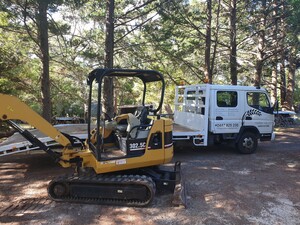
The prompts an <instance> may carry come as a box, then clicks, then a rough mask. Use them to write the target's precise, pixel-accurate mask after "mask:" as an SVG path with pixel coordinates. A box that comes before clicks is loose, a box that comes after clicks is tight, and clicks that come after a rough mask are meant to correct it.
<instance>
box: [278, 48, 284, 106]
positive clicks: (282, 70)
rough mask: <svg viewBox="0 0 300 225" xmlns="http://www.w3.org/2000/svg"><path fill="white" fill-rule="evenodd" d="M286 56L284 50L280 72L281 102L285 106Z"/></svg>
mask: <svg viewBox="0 0 300 225" xmlns="http://www.w3.org/2000/svg"><path fill="white" fill-rule="evenodd" d="M284 58H285V54H284V51H283V52H282V55H281V62H280V67H279V73H280V102H281V105H282V107H283V108H284V105H285V101H286V75H285V65H284V61H285V60H284Z"/></svg>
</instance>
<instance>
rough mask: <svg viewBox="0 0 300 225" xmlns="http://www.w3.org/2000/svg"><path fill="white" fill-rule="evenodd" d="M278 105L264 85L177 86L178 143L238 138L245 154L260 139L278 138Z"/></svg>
mask: <svg viewBox="0 0 300 225" xmlns="http://www.w3.org/2000/svg"><path fill="white" fill-rule="evenodd" d="M273 110H274V107H272V106H271V103H270V99H269V96H268V93H267V91H266V90H265V89H264V88H259V87H248V86H233V85H211V84H200V85H188V86H178V87H176V90H175V110H174V124H173V140H174V143H175V144H176V142H182V141H192V143H193V144H194V145H195V146H208V145H211V144H219V143H222V142H225V141H234V143H235V146H236V148H237V150H238V151H239V152H241V153H244V154H250V153H253V152H255V151H256V149H257V144H258V140H260V141H270V140H274V138H275V134H274V131H273V128H274V115H273Z"/></svg>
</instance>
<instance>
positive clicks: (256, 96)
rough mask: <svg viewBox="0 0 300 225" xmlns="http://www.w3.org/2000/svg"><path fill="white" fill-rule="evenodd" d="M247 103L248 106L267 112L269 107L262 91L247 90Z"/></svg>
mask: <svg viewBox="0 0 300 225" xmlns="http://www.w3.org/2000/svg"><path fill="white" fill-rule="evenodd" d="M247 103H248V105H249V106H250V107H253V108H255V109H258V110H260V111H263V112H266V113H269V112H270V109H271V106H270V102H269V99H268V97H267V95H266V94H265V93H262V92H248V93H247Z"/></svg>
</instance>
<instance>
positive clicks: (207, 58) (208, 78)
mask: <svg viewBox="0 0 300 225" xmlns="http://www.w3.org/2000/svg"><path fill="white" fill-rule="evenodd" d="M211 11H212V6H211V0H207V11H206V15H207V16H206V19H207V22H206V35H205V67H204V76H205V80H206V81H207V82H208V83H209V84H211V83H212V74H211V69H210V47H211V20H212V15H211Z"/></svg>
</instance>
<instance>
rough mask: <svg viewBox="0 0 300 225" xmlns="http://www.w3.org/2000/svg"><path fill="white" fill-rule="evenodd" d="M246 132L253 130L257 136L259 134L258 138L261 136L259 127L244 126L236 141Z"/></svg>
mask: <svg viewBox="0 0 300 225" xmlns="http://www.w3.org/2000/svg"><path fill="white" fill-rule="evenodd" d="M245 132H251V133H253V134H256V136H257V138H258V139H259V138H260V132H259V130H258V129H257V127H254V126H243V127H241V129H240V131H239V133H238V135H237V136H236V139H235V143H238V142H239V140H240V138H241V137H242V135H243V134H244V133H245Z"/></svg>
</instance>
